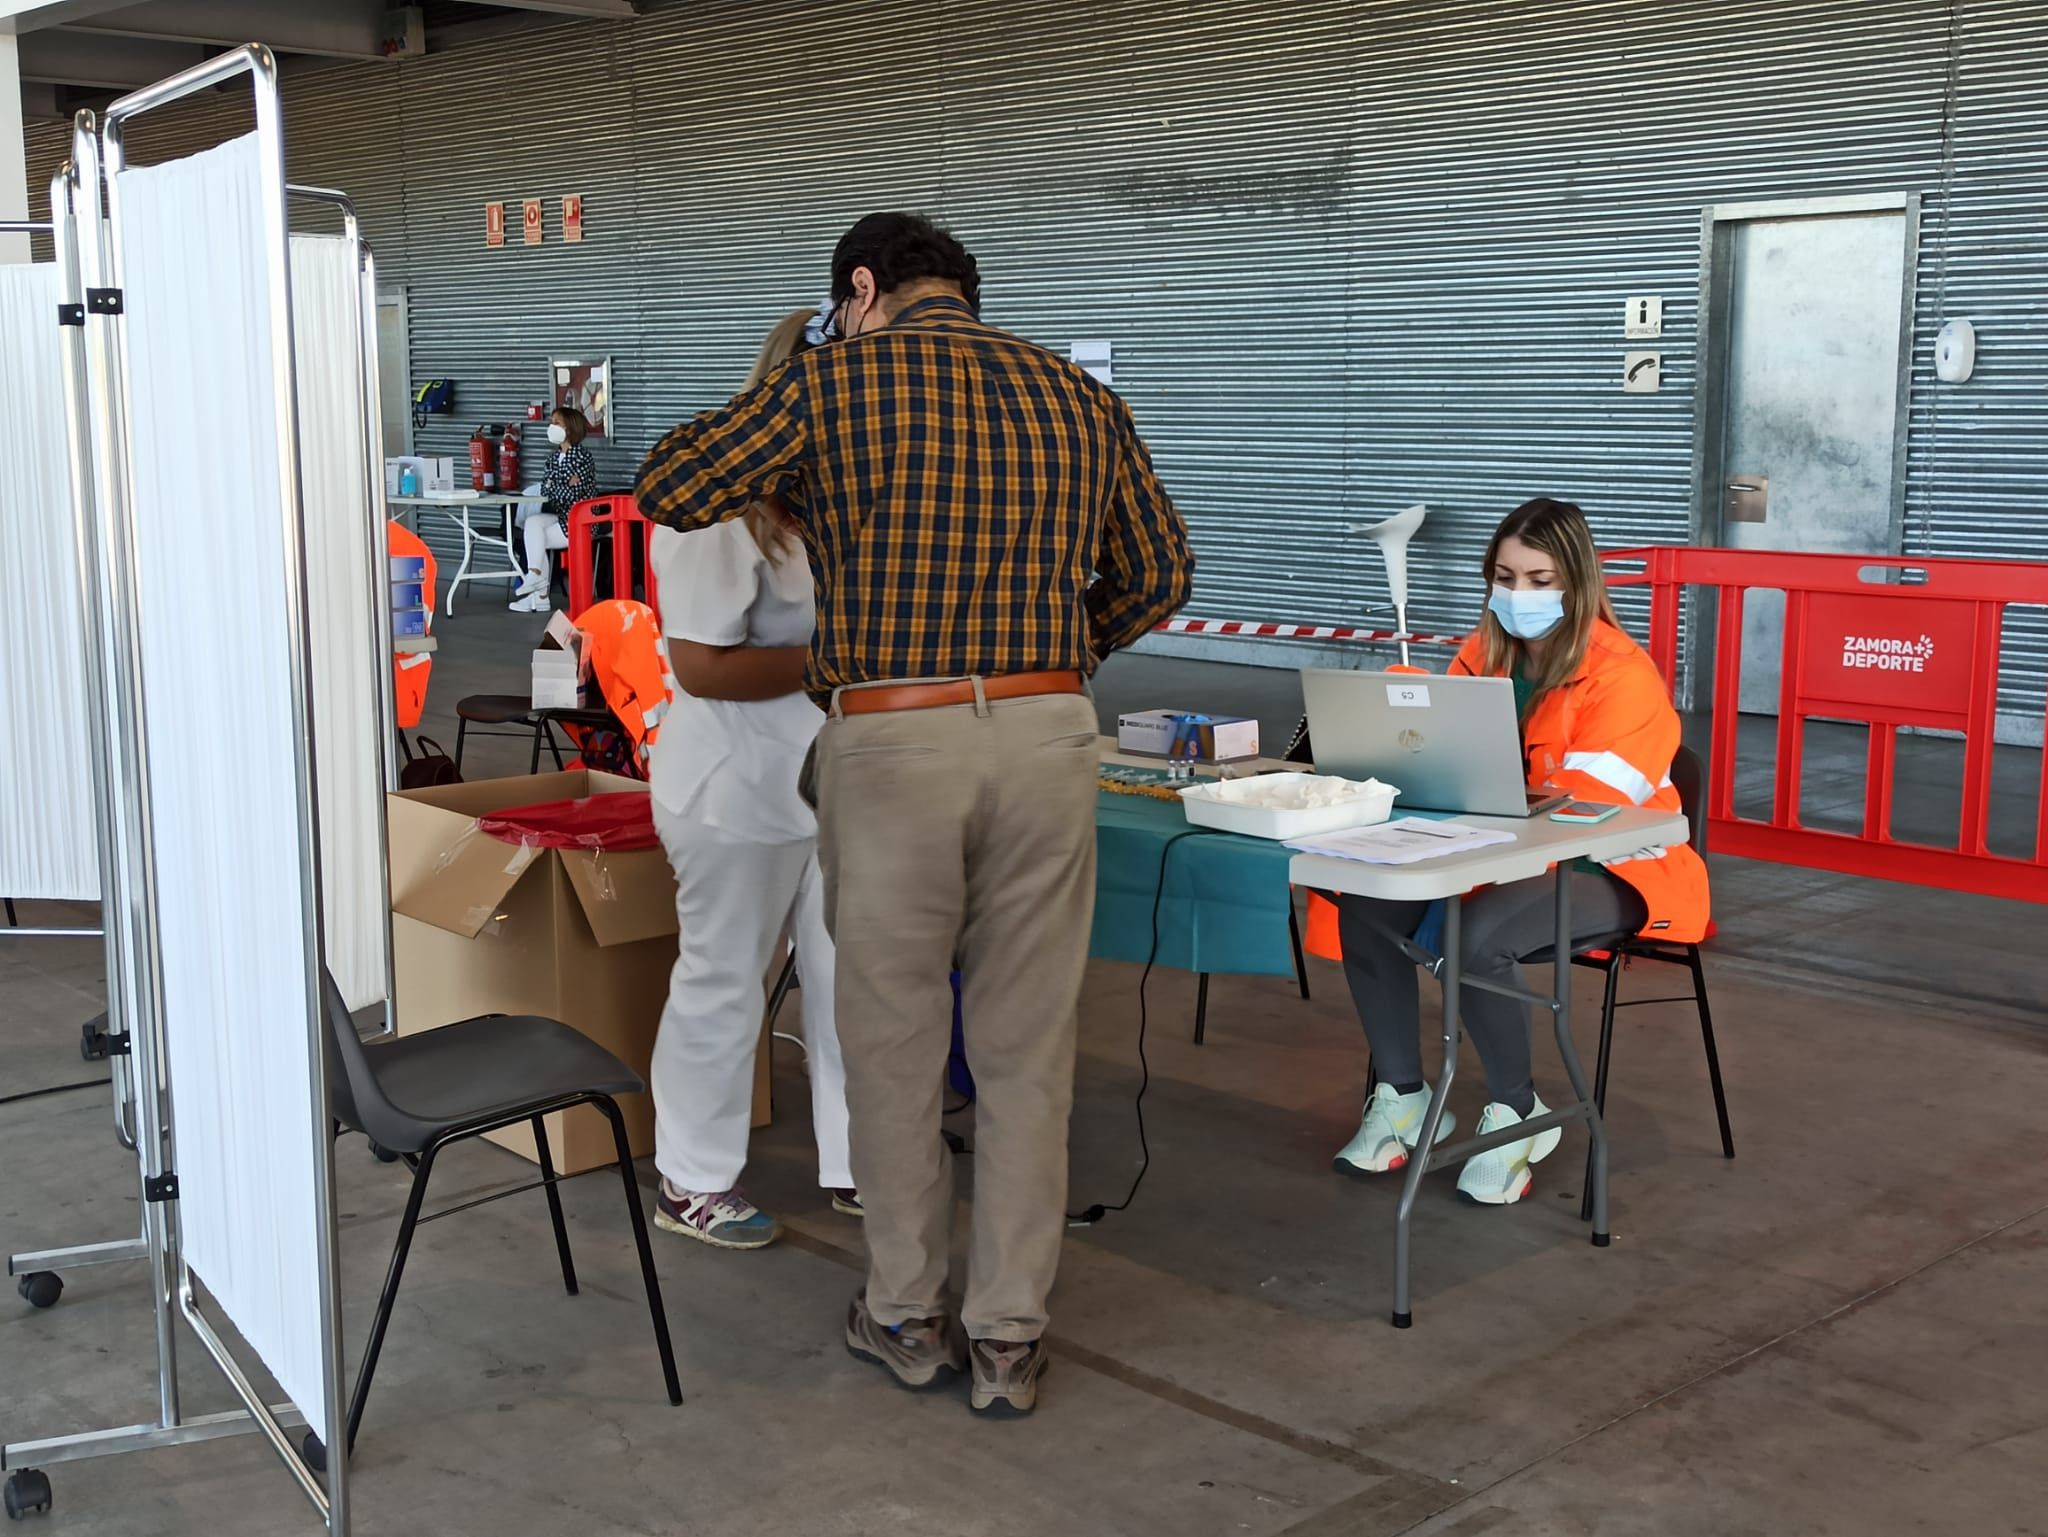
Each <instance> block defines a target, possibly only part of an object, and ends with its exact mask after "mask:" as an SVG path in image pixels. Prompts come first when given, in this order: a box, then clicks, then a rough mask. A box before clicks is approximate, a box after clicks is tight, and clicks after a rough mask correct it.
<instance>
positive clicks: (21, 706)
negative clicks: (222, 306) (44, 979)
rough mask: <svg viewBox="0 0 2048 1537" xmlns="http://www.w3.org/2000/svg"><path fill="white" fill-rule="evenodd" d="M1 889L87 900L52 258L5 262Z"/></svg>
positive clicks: (78, 676) (90, 768)
mask: <svg viewBox="0 0 2048 1537" xmlns="http://www.w3.org/2000/svg"><path fill="white" fill-rule="evenodd" d="M0 422H4V423H5V424H6V434H7V467H6V470H5V472H4V473H0V896H5V897H50V898H61V899H64V900H70V901H93V900H96V899H97V898H98V896H99V891H100V878H99V848H98V844H97V842H96V834H95V829H94V825H93V819H94V813H93V780H92V776H93V775H94V774H95V773H97V772H98V766H97V765H96V764H94V763H93V761H92V735H91V732H90V730H89V728H88V723H87V717H86V692H85V633H84V619H83V617H82V616H81V615H80V613H79V608H78V554H77V547H76V546H75V545H74V544H73V542H72V526H73V525H72V515H71V481H70V476H69V470H68V462H69V459H68V449H67V447H66V439H65V430H64V386H63V375H62V373H61V371H60V365H59V361H58V352H57V269H56V268H55V267H53V266H50V265H49V264H47V263H43V264H39V265H36V266H27V265H6V266H0Z"/></svg>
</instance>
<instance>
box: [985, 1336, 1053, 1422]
mask: <svg viewBox="0 0 2048 1537" xmlns="http://www.w3.org/2000/svg"><path fill="white" fill-rule="evenodd" d="M968 1355H969V1357H970V1358H971V1359H972V1361H973V1364H974V1386H973V1387H972V1389H970V1390H969V1392H968V1396H967V1407H968V1408H970V1409H972V1410H973V1411H974V1412H975V1413H976V1414H985V1415H987V1416H989V1417H990V1418H991V1419H1003V1418H1005V1417H1008V1416H1012V1415H1022V1414H1029V1413H1030V1412H1031V1411H1032V1410H1033V1409H1035V1408H1037V1407H1038V1379H1039V1378H1040V1377H1041V1376H1043V1375H1044V1374H1045V1341H1044V1340H975V1341H974V1342H973V1343H972V1344H971V1345H969V1347H968Z"/></svg>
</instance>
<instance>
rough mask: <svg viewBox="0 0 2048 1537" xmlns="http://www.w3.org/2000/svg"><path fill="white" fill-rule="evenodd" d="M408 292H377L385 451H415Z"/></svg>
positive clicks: (378, 388)
mask: <svg viewBox="0 0 2048 1537" xmlns="http://www.w3.org/2000/svg"><path fill="white" fill-rule="evenodd" d="M407 340H408V338H407V336H406V323H405V295H404V294H402V293H386V294H379V295H377V399H378V400H379V401H380V402H381V403H382V405H383V408H384V409H383V415H384V452H385V453H387V454H393V455H396V454H409V453H411V452H412V387H411V382H410V381H411V370H410V368H409V367H408V365H407V358H408V356H409V355H410V354H409V352H408V350H407Z"/></svg>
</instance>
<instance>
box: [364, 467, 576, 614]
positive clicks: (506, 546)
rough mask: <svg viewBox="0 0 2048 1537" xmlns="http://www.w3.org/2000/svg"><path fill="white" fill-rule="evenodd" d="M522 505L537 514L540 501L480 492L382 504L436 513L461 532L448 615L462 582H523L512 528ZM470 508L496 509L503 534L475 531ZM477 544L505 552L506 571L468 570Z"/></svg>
mask: <svg viewBox="0 0 2048 1537" xmlns="http://www.w3.org/2000/svg"><path fill="white" fill-rule="evenodd" d="M524 502H531V503H532V504H533V506H534V509H535V510H536V511H538V510H539V509H540V505H541V499H540V498H539V497H538V496H515V495H508V494H507V493H504V492H500V491H482V492H477V493H475V494H471V495H462V496H458V495H454V494H452V493H446V492H442V493H435V494H432V495H426V496H387V497H385V498H384V503H385V505H386V506H387V507H394V508H401V509H412V510H414V511H416V512H438V513H440V514H441V515H442V516H443V517H446V518H452V519H454V521H455V526H456V527H457V528H459V529H460V530H461V531H462V563H461V564H460V565H458V566H457V567H456V568H455V574H454V575H453V576H451V577H449V578H448V612H449V613H451V614H452V613H454V612H455V590H456V588H458V587H460V586H461V585H462V584H463V583H464V582H503V581H508V580H509V581H511V582H514V583H517V582H519V581H521V580H523V579H524V578H525V576H526V562H525V561H524V560H522V559H521V558H520V555H519V530H518V529H516V528H514V527H513V526H512V524H513V509H514V508H516V507H518V506H519V505H520V504H521V503H524ZM473 507H488V508H495V509H497V511H498V515H499V518H500V519H501V520H502V522H503V525H504V529H503V532H502V533H496V534H491V533H486V532H484V531H483V530H482V529H480V528H478V527H477V526H476V525H475V524H474V523H472V522H471V521H470V517H469V514H470V509H471V508H473ZM414 521H415V523H417V521H418V519H417V517H415V519H414ZM415 531H417V530H415ZM480 544H487V545H490V546H491V547H492V548H494V549H499V550H503V551H504V552H505V565H506V569H505V570H503V571H472V570H470V569H469V567H470V561H471V559H472V558H473V557H474V555H475V552H476V546H478V545H480ZM432 597H433V595H432V594H431V593H430V594H428V600H429V602H431V601H432Z"/></svg>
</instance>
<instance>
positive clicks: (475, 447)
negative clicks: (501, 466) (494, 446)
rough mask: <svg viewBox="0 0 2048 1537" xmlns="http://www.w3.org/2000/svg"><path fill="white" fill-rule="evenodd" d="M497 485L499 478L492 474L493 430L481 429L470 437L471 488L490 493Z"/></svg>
mask: <svg viewBox="0 0 2048 1537" xmlns="http://www.w3.org/2000/svg"><path fill="white" fill-rule="evenodd" d="M496 484H497V477H496V476H495V475H494V474H492V472H491V429H490V428H488V427H479V428H477V430H476V431H475V432H473V433H471V434H470V437H469V487H470V489H471V490H472V491H489V490H492V489H494V488H495V486H496Z"/></svg>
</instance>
